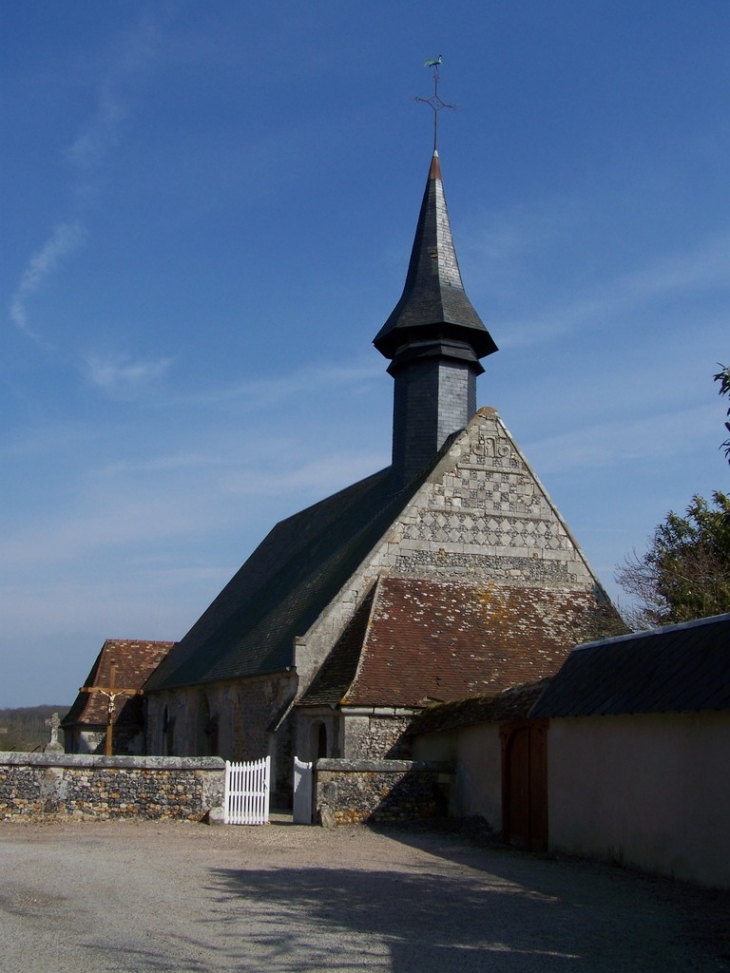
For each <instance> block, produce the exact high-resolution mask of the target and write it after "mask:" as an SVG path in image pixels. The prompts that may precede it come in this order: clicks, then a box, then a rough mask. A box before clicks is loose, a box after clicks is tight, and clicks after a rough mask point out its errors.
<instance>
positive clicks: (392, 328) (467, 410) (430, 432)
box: [373, 149, 497, 483]
mask: <svg viewBox="0 0 730 973" xmlns="http://www.w3.org/2000/svg"><path fill="white" fill-rule="evenodd" d="M373 344H374V345H375V347H376V348H377V349H378V351H379V352H380V353H381V354H382V355H384V356H385V357H386V358H389V359H390V360H391V361H390V365H389V366H388V373H389V374H390V375H392V376H393V379H394V380H395V389H394V404H393V472H394V474H395V475H396V477H398V479H399V480H400V482H402V483H406V482H408V481H409V480H411V479H412V478H413V477H414V476H415V475H416V474H417V473H418V472H419V471H420V470H422V469H423V467H424V466H425V465H426V464H427V463H429V462H430V461H431V460H432V459H433V458H434V456H435V455H436V453H437V452H438V451H439V449H440V448H441V447H442V446H443V444H444V442H445V441H446V439H447V438H448V437H449V436H450V435H451V434H452V433H453V432H456V431H457V430H459V429H462V428H463V427H464V426H465V425H466V424H467V422H468V421H469V420H470V419H471V417H472V416H473V415H474V413H475V412H476V378H477V375H480V374H481V373H482V372H483V371H484V369H483V368H482V366H481V364H480V362H479V359H480V358H484V357H486V356H487V355H491V354H492V352H495V351H497V346H496V344H495V343H494V341H493V340H492V337H491V335H490V334H489V332H488V331H487V329H486V328H485V326H484V324H483V323H482V320H481V318H480V317H479V315H478V314H477V312H476V311H475V310H474V308H473V306H472V304H471V301H470V300H469V298H468V297H467V296H466V292H465V290H464V285H463V283H462V280H461V273H460V271H459V263H458V261H457V259H456V251H455V249H454V241H453V238H452V235H451V226H450V223H449V214H448V211H447V209H446V198H445V196H444V187H443V181H442V178H441V165H440V162H439V154H438V150H436V149H434V153H433V156H432V158H431V166H430V169H429V173H428V179H427V181H426V190H425V192H424V194H423V202H422V203H421V211H420V213H419V216H418V224H417V226H416V236H415V239H414V241H413V249H412V251H411V261H410V264H409V266H408V274H407V276H406V283H405V287H404V288H403V294H402V295H401V298H400V300H399V301H398V303H397V304H396V306H395V308H394V309H393V312H392V313H391V315H390V317H389V318H388V320H387V321H386V322H385V324H384V325H383V327H382V328H381V329H380V331H379V332H378V334H377V335H376V337H375V339H374V341H373Z"/></svg>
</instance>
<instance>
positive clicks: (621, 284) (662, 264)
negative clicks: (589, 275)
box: [501, 232, 730, 347]
mask: <svg viewBox="0 0 730 973" xmlns="http://www.w3.org/2000/svg"><path fill="white" fill-rule="evenodd" d="M728 281H730V233H729V232H725V233H717V234H713V235H711V236H709V237H706V238H705V239H704V240H702V241H700V242H699V243H698V244H697V245H695V246H694V247H693V248H691V249H687V250H686V251H684V252H682V253H674V254H664V255H660V256H657V257H654V258H653V259H652V260H650V261H648V262H647V263H646V265H645V266H644V267H642V268H640V269H638V270H636V271H633V272H631V273H628V274H624V275H621V276H618V277H615V278H612V279H610V280H607V281H605V280H604V281H602V282H600V283H598V284H597V285H595V286H594V287H593V288H592V289H591V290H584V291H583V293H582V294H581V295H580V296H579V297H578V298H577V299H572V300H570V301H569V302H568V303H567V304H563V303H559V304H556V303H554V304H553V306H552V307H548V308H544V307H543V308H540V309H539V310H537V309H536V310H535V312H534V314H529V313H528V315H524V316H523V317H522V318H521V319H519V320H515V321H512V322H506V323H505V325H504V330H505V338H504V339H503V340H502V342H501V344H502V345H504V346H505V347H507V346H513V347H516V346H525V345H530V344H534V343H539V342H542V341H546V340H549V339H550V338H552V337H555V336H556V335H559V334H565V333H569V332H571V331H574V330H575V329H577V328H585V327H590V326H592V325H593V326H595V325H597V324H600V323H602V322H604V321H607V320H608V321H611V322H614V323H615V322H616V321H617V320H621V319H622V318H625V317H626V315H628V314H631V313H632V312H637V311H640V310H642V309H643V308H645V307H646V306H647V305H648V304H650V303H653V302H662V301H666V300H669V299H674V300H676V299H679V298H681V297H684V296H690V295H697V294H698V293H702V292H710V291H713V290H716V289H718V288H721V289H723V290H725V291H727V289H728ZM542 296H543V298H544V294H543V295H542Z"/></svg>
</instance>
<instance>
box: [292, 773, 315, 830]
mask: <svg viewBox="0 0 730 973" xmlns="http://www.w3.org/2000/svg"><path fill="white" fill-rule="evenodd" d="M292 812H293V813H292V820H293V821H294V824H311V823H312V764H311V762H310V763H305V762H304V761H303V760H300V759H299V758H298V757H295V758H294V802H293V808H292Z"/></svg>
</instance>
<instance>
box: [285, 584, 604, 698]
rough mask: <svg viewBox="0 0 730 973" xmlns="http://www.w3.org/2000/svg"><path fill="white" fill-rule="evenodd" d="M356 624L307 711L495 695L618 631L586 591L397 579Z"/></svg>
mask: <svg viewBox="0 0 730 973" xmlns="http://www.w3.org/2000/svg"><path fill="white" fill-rule="evenodd" d="M364 608H365V605H363V609H364ZM361 611H362V610H361ZM359 614H361V613H359ZM355 621H356V619H353V623H355ZM362 621H363V619H362V618H361V617H357V624H353V625H351V626H350V627H349V628H348V630H347V631H346V632H345V633H344V634H343V637H342V638H341V639H340V642H339V643H338V645H337V647H336V648H335V649H334V650H333V653H332V655H331V656H330V659H329V660H328V663H327V664H326V665H325V667H323V670H322V673H321V675H320V677H319V678H318V679H315V681H314V682H313V684H312V687H311V688H310V690H309V691H308V692H307V693H306V694H305V697H304V699H303V700H302V702H303V703H304V704H305V705H307V704H308V705H322V704H323V703H330V704H332V703H335V702H339V703H341V704H342V705H344V706H347V705H350V706H397V707H421V706H425V705H427V704H429V703H431V702H445V701H450V700H455V699H462V698H464V697H466V696H473V695H477V694H484V693H496V692H501V691H502V690H504V689H508V688H510V687H512V686H517V685H521V684H524V683H528V682H535V681H536V680H539V679H542V678H544V677H545V676H549V675H552V674H553V673H554V672H556V671H557V670H558V669H559V668H560V666H561V664H562V662H563V661H564V659H565V658H566V657H567V655H568V654H569V652H570V650H571V648H572V647H573V646H574V645H575V644H576V643H577V642H580V641H581V639H584V638H586V637H589V638H590V637H591V635H590V633H591V632H593V633H596V632H598V631H601V629H604V630H605V628H606V626H610V625H616V624H617V623H620V619H618V616H616V615H615V610H614V609H613V607H612V606H610V605H606V606H605V607H602V606H598V605H597V602H596V599H595V595H594V594H593V593H592V592H590V591H585V590H577V591H576V590H554V589H553V590H546V589H542V588H521V587H514V588H502V587H499V586H497V585H492V586H485V585H473V584H466V583H460V582H442V583H439V582H433V581H423V580H418V579H413V578H397V577H385V578H381V579H380V580H379V582H378V583H377V590H376V593H375V598H374V601H373V605H372V608H371V609H370V612H369V618H368V623H367V627H366V628H364V626H363V625H362ZM363 629H364V633H365V634H364V637H360V638H359V639H358V645H357V646H355V645H354V644H353V641H354V640H353V636H355V635H358V633H359V632H362V631H363ZM594 637H595V634H594ZM356 659H357V661H355V660H356ZM355 665H356V668H355ZM346 673H349V678H347V680H345V678H344V677H345V674H346Z"/></svg>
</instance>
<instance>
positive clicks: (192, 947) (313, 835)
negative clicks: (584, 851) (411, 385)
mask: <svg viewBox="0 0 730 973" xmlns="http://www.w3.org/2000/svg"><path fill="white" fill-rule="evenodd" d="M0 877H1V881H0V970H2V973H20V971H23V973H101V971H104V973H109V971H125V973H127V971H145V973H147V971H176V973H183V971H185V973H187V971H205V973H218V971H221V973H222V971H226V973H231V971H249V970H262V971H263V970H265V971H273V973H280V971H286V973H290V971H291V973H294V971H296V973H305V971H318V970H333V971H339V973H356V971H359V970H368V971H372V970H380V971H395V973H416V971H418V973H437V971H438V973H451V971H457V970H458V971H459V973H470V971H499V973H589V971H590V973H624V971H625V973H643V971H647V973H649V971H651V973H657V971H659V973H691V971H702V973H713V971H723V970H725V971H728V970H730V894H727V893H713V892H710V891H706V890H700V889H696V888H694V887H691V886H686V885H683V884H679V883H672V882H669V881H665V880H658V879H652V878H647V877H645V876H641V875H637V874H634V873H632V872H628V871H625V870H621V869H618V868H612V867H610V866H603V865H596V864H592V863H587V862H581V861H575V860H555V859H551V858H548V857H540V856H534V855H527V854H522V853H519V852H516V851H513V850H511V849H507V848H504V847H502V846H499V845H497V844H496V843H494V842H489V841H486V840H482V839H480V838H478V837H475V836H474V835H469V834H468V833H464V832H463V831H461V832H455V831H454V830H451V829H450V830H445V829H438V828H432V829H418V830H407V829H405V828H389V829H385V828H383V829H380V830H371V829H368V828H365V827H360V828H341V829H337V830H334V831H327V830H323V829H320V828H316V827H299V826H294V825H292V824H290V823H288V822H287V821H285V820H283V819H279V820H278V821H277V822H275V823H272V824H271V825H268V826H263V827H253V828H246V827H236V828H233V827H207V826H205V825H194V824H183V823H170V822H164V823H163V822H160V823H152V822H134V823H132V822H98V823H97V822H92V823H74V824H71V823H69V824H19V823H8V822H3V823H0Z"/></svg>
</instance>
